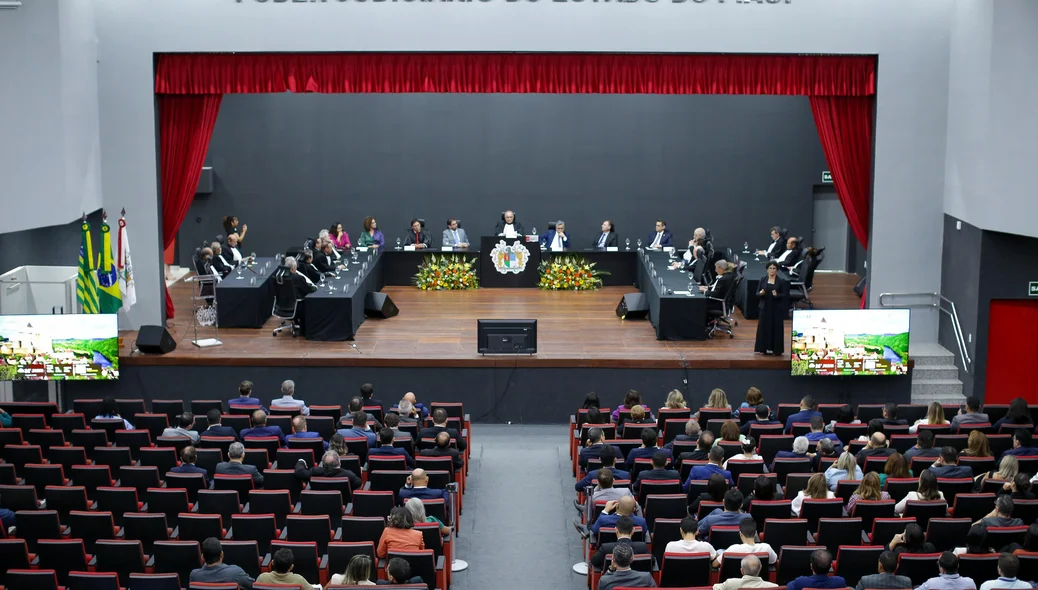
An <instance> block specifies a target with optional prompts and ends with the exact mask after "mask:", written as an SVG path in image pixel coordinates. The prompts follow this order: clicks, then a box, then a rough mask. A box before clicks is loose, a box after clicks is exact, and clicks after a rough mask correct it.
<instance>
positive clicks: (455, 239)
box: [443, 217, 469, 248]
mask: <svg viewBox="0 0 1038 590" xmlns="http://www.w3.org/2000/svg"><path fill="white" fill-rule="evenodd" d="M443 246H444V247H447V246H453V247H455V248H468V247H469V236H468V234H466V233H465V230H463V229H462V228H460V227H458V220H457V219H454V218H453V217H451V218H450V219H448V220H447V229H445V230H443Z"/></svg>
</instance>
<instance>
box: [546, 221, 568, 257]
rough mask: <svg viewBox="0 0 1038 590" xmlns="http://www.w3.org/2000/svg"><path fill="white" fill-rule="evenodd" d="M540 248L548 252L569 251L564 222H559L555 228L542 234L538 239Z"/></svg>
mask: <svg viewBox="0 0 1038 590" xmlns="http://www.w3.org/2000/svg"><path fill="white" fill-rule="evenodd" d="M540 243H541V248H547V249H549V250H569V235H567V234H566V222H565V221H562V220H559V221H556V222H555V227H553V228H550V229H549V230H548V231H546V232H544V233H543V234H542V235H541V237H540Z"/></svg>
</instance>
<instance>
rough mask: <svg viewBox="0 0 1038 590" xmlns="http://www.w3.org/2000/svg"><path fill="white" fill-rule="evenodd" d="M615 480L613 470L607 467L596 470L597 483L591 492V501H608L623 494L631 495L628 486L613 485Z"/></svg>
mask: <svg viewBox="0 0 1038 590" xmlns="http://www.w3.org/2000/svg"><path fill="white" fill-rule="evenodd" d="M615 481H616V479H615V476H614V475H613V470H612V469H609V468H608V467H603V468H602V469H599V470H598V485H597V486H595V491H594V492H593V493H592V496H591V499H592V501H593V502H595V503H598V502H610V501H613V500H619V499H620V498H623V497H624V496H631V495H633V494H632V493H631V489H630V488H618V487H614V486H613V484H614V482H615Z"/></svg>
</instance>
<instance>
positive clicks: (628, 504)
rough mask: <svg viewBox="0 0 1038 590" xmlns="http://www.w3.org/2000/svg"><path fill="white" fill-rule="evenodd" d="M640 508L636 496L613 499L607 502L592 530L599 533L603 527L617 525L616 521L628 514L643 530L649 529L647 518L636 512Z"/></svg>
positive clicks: (635, 524)
mask: <svg viewBox="0 0 1038 590" xmlns="http://www.w3.org/2000/svg"><path fill="white" fill-rule="evenodd" d="M638 510H639V507H638V502H637V501H636V500H635V499H634V496H624V497H622V498H620V499H619V500H613V501H611V502H606V505H605V507H604V508H603V509H602V514H599V515H598V518H597V519H595V524H593V525H592V526H591V532H593V533H595V534H596V535H597V534H598V531H600V530H602V527H606V528H609V527H613V526H615V525H616V521H617V520H619V519H620V518H621V517H623V516H628V517H630V518H631V520H633V521H634V526H638V527H642V530H643V531H647V530H649V526H648V525H647V524H646V522H645V518H643V517H641V516H638V515H637V514H636V512H637V511H638Z"/></svg>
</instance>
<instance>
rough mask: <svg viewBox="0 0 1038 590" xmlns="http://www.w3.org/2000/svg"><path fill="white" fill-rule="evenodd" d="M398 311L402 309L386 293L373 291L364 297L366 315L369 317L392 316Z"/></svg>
mask: <svg viewBox="0 0 1038 590" xmlns="http://www.w3.org/2000/svg"><path fill="white" fill-rule="evenodd" d="M398 313H400V310H399V309H397V307H396V304H395V303H393V300H392V299H390V298H389V295H386V294H385V293H379V292H378V291H372V292H370V293H368V294H367V295H366V296H365V297H364V315H366V316H368V317H369V318H391V317H393V316H395V315H397V314H398Z"/></svg>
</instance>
